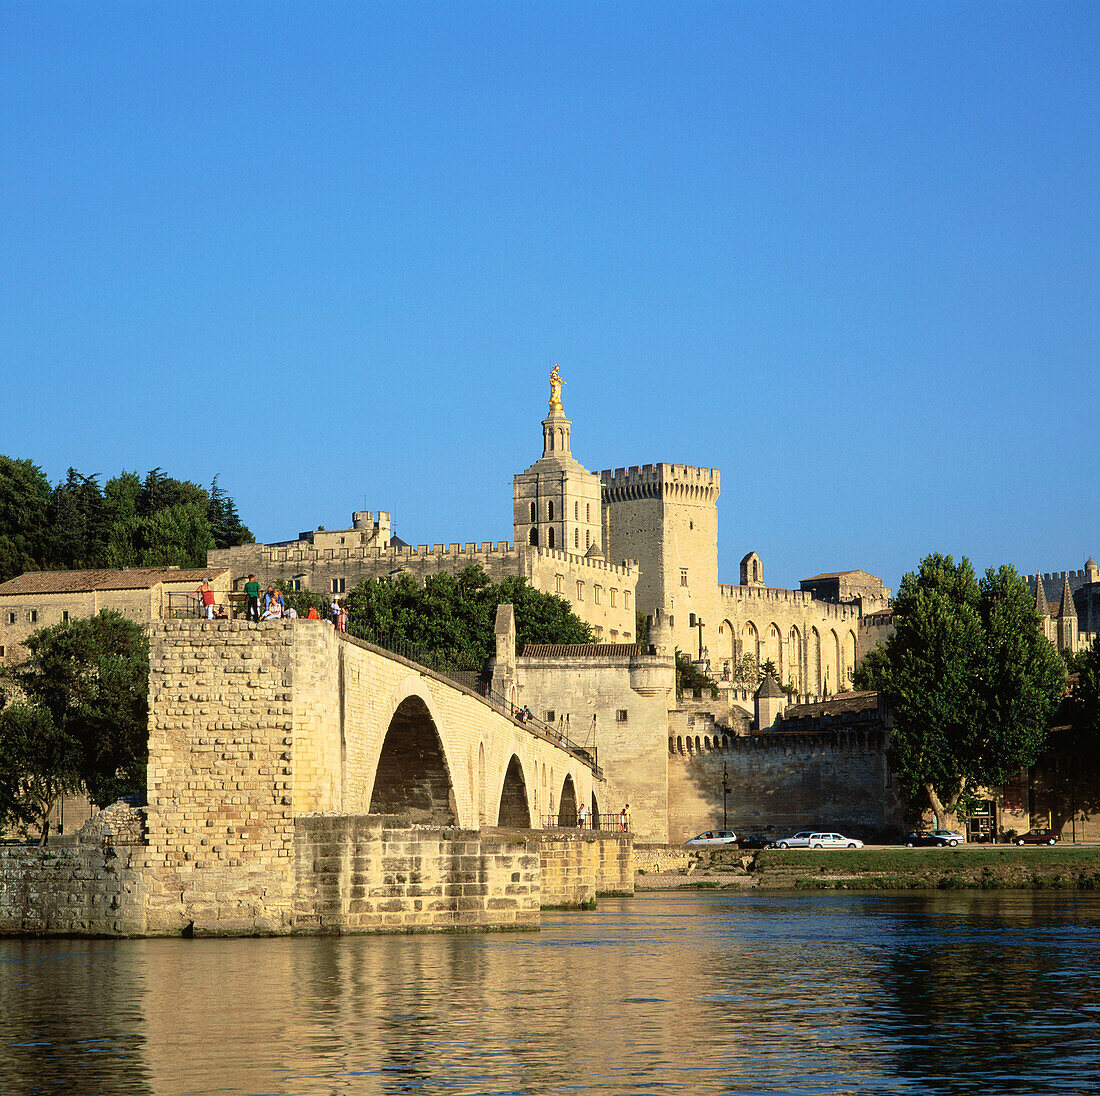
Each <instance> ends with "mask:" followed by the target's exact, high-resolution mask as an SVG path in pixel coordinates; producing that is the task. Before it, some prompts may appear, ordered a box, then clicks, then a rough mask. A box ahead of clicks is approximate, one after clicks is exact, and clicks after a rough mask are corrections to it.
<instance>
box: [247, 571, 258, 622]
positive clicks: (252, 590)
mask: <svg viewBox="0 0 1100 1096" xmlns="http://www.w3.org/2000/svg"><path fill="white" fill-rule="evenodd" d="M244 596H245V597H246V598H247V599H248V611H247V613H246V616H247V618H248V619H249V620H252V621H255V622H256V623H257V624H258V623H259V622H260V584H259V583H258V582H257V581H256V576H255V575H249V576H248V581H247V582H246V583H245V584H244Z"/></svg>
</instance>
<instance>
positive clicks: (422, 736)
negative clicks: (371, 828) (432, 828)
mask: <svg viewBox="0 0 1100 1096" xmlns="http://www.w3.org/2000/svg"><path fill="white" fill-rule="evenodd" d="M370 813H371V814H395V815H398V816H400V817H402V818H407V819H409V820H410V821H412V822H414V823H422V824H433V825H440V826H454V825H457V824H458V806H457V803H456V801H455V790H454V782H453V781H452V779H451V766H450V764H449V763H448V760H447V756H446V752H445V750H444V747H443V740H442V738H441V737H440V734H439V726H438V723H437V720H436V718H435V716H434V715H433V713H432V710H431V708H430V707H429V704H428V702H427V700H426V699H425V698H424V697H423V696H421V695H420V694H419V693H414V692H410V693H409V694H408V695H406V696H404V697H402V699H400V700H399V701H398V703H397V705H396V706H395V708H394V711H393V714H392V715H391V717H390V721H389V725H388V726H387V727H386V733H385V737H384V738H383V740H382V749H381V750H380V751H379V755H378V767H377V769H376V770H375V774H374V789H373V791H372V793H371V801H370Z"/></svg>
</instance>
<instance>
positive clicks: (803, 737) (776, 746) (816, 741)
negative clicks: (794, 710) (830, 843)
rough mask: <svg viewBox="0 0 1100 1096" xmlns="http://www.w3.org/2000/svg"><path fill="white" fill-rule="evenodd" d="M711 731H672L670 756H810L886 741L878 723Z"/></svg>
mask: <svg viewBox="0 0 1100 1096" xmlns="http://www.w3.org/2000/svg"><path fill="white" fill-rule="evenodd" d="M716 729H717V732H718V733H717V734H712V735H709V736H708V735H691V734H688V735H681V734H677V735H671V736H669V740H668V752H669V756H671V757H676V756H679V757H691V756H693V755H698V754H703V753H714V752H717V753H727V754H746V753H747V754H772V753H778V754H786V755H788V756H793V757H806V758H811V757H814V756H820V755H822V754H840V753H853V752H865V751H871V752H874V753H878V752H880V751H881V750H882V749H883V748H884V746H885V743H886V735H885V732H884V731H882V730H880V729H879V728H877V727H874V728H872V727H853V728H851V729H848V728H843V729H839V730H813V731H803V732H801V733H799V732H798V731H795V732H793V733H791V732H783V731H779V732H775V731H773V732H765V733H763V734H760V733H757V734H751V735H738V734H731V733H730V732H729V731H728V730H726V729H724V728H722V727H721V726H718V727H717V728H716ZM719 775H720V774H719Z"/></svg>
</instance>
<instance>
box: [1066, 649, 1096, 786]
mask: <svg viewBox="0 0 1100 1096" xmlns="http://www.w3.org/2000/svg"><path fill="white" fill-rule="evenodd" d="M1073 668H1074V670H1075V671H1076V674H1077V680H1076V682H1075V683H1074V686H1073V690H1072V691H1071V693H1070V696H1069V705H1068V707H1069V717H1070V734H1071V737H1072V748H1073V753H1074V755H1075V757H1076V758H1077V759H1078V760H1079V761H1081V762H1083V763H1084V764H1085V765H1087V766H1088V768H1089V769H1091V770H1092V771H1094V772H1095V771H1096V769H1097V768H1098V767H1100V638H1098V639H1094V640H1093V642H1092V646H1090V647H1088V648H1086V649H1085V650H1083V651H1078V652H1077V653H1076V656H1075V657H1074V659H1073Z"/></svg>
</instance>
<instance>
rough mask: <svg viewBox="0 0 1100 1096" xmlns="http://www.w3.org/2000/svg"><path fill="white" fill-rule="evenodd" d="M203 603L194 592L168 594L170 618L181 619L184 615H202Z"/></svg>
mask: <svg viewBox="0 0 1100 1096" xmlns="http://www.w3.org/2000/svg"><path fill="white" fill-rule="evenodd" d="M201 608H202V606H201V603H200V601H199V599H198V598H197V597H195V595H194V594H180V593H171V592H170V593H169V594H168V619H169V620H181V619H183V618H184V617H197V616H202V612H201Z"/></svg>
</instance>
